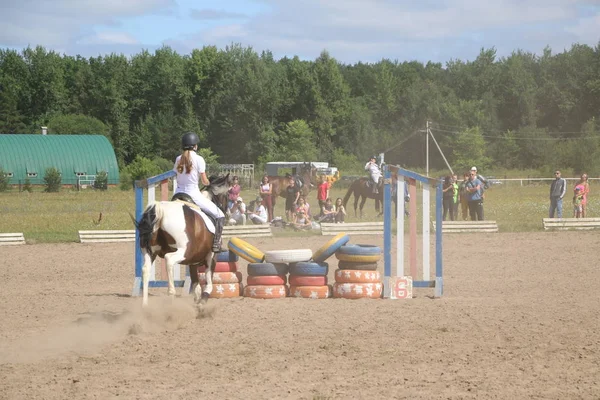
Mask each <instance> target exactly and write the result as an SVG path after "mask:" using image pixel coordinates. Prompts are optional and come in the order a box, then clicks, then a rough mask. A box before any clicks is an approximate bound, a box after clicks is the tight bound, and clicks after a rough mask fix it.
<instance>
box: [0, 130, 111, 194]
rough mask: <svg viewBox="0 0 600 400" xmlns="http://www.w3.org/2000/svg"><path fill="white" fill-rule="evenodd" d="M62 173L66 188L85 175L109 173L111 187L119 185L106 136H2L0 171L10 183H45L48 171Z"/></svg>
mask: <svg viewBox="0 0 600 400" xmlns="http://www.w3.org/2000/svg"><path fill="white" fill-rule="evenodd" d="M51 167H54V168H56V169H58V171H59V172H60V173H61V179H62V180H61V183H62V184H63V185H74V184H77V181H78V178H79V177H80V176H83V175H97V174H98V173H99V172H101V171H106V172H107V173H108V184H109V185H117V184H118V183H119V167H118V165H117V158H116V157H115V151H114V149H113V147H112V145H111V144H110V142H109V141H108V139H107V138H106V137H105V136H102V135H40V134H29V135H11V134H0V168H2V169H3V170H4V173H5V174H7V176H8V177H9V178H10V180H9V184H11V185H16V184H19V183H24V182H25V179H27V178H29V181H30V182H31V184H32V185H42V184H44V183H45V182H44V175H45V174H46V168H51Z"/></svg>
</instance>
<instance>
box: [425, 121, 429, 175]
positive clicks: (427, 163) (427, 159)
mask: <svg viewBox="0 0 600 400" xmlns="http://www.w3.org/2000/svg"><path fill="white" fill-rule="evenodd" d="M425 134H426V135H427V141H426V142H425V160H426V161H425V175H426V176H429V121H427V129H425Z"/></svg>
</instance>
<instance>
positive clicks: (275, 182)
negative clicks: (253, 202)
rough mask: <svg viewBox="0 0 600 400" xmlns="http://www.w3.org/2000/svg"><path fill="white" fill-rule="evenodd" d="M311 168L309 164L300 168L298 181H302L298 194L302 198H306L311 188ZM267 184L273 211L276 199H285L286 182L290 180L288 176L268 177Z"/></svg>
mask: <svg viewBox="0 0 600 400" xmlns="http://www.w3.org/2000/svg"><path fill="white" fill-rule="evenodd" d="M312 170H313V168H312V166H311V164H310V163H304V164H303V165H301V166H300V174H299V176H300V179H301V180H302V188H301V189H300V194H301V195H302V196H304V197H306V196H308V193H309V192H310V189H311V187H312V186H313V182H312V179H311V178H312V176H313V174H312V172H313V171H312ZM268 178H269V182H270V183H271V187H272V190H271V201H272V202H273V209H275V202H276V201H277V197H283V198H284V199H285V197H286V188H287V187H288V182H289V180H290V177H289V176H269V177H268Z"/></svg>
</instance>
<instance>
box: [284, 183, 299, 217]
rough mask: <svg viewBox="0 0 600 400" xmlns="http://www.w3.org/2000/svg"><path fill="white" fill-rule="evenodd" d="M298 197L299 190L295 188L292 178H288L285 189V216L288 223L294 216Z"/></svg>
mask: <svg viewBox="0 0 600 400" xmlns="http://www.w3.org/2000/svg"><path fill="white" fill-rule="evenodd" d="M299 197H300V189H299V188H298V187H297V186H296V181H295V180H294V178H293V177H290V179H289V181H288V186H287V188H286V189H285V216H286V219H287V220H288V221H291V220H293V219H294V216H295V215H296V203H297V202H298V198H299Z"/></svg>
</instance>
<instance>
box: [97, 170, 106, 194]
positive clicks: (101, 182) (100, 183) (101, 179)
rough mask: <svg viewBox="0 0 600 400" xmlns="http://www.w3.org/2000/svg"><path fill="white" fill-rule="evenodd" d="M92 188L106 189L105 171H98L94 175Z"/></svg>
mask: <svg viewBox="0 0 600 400" xmlns="http://www.w3.org/2000/svg"><path fill="white" fill-rule="evenodd" d="M94 189H99V190H106V189H108V174H107V173H106V171H100V172H99V173H98V175H96V180H95V181H94Z"/></svg>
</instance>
